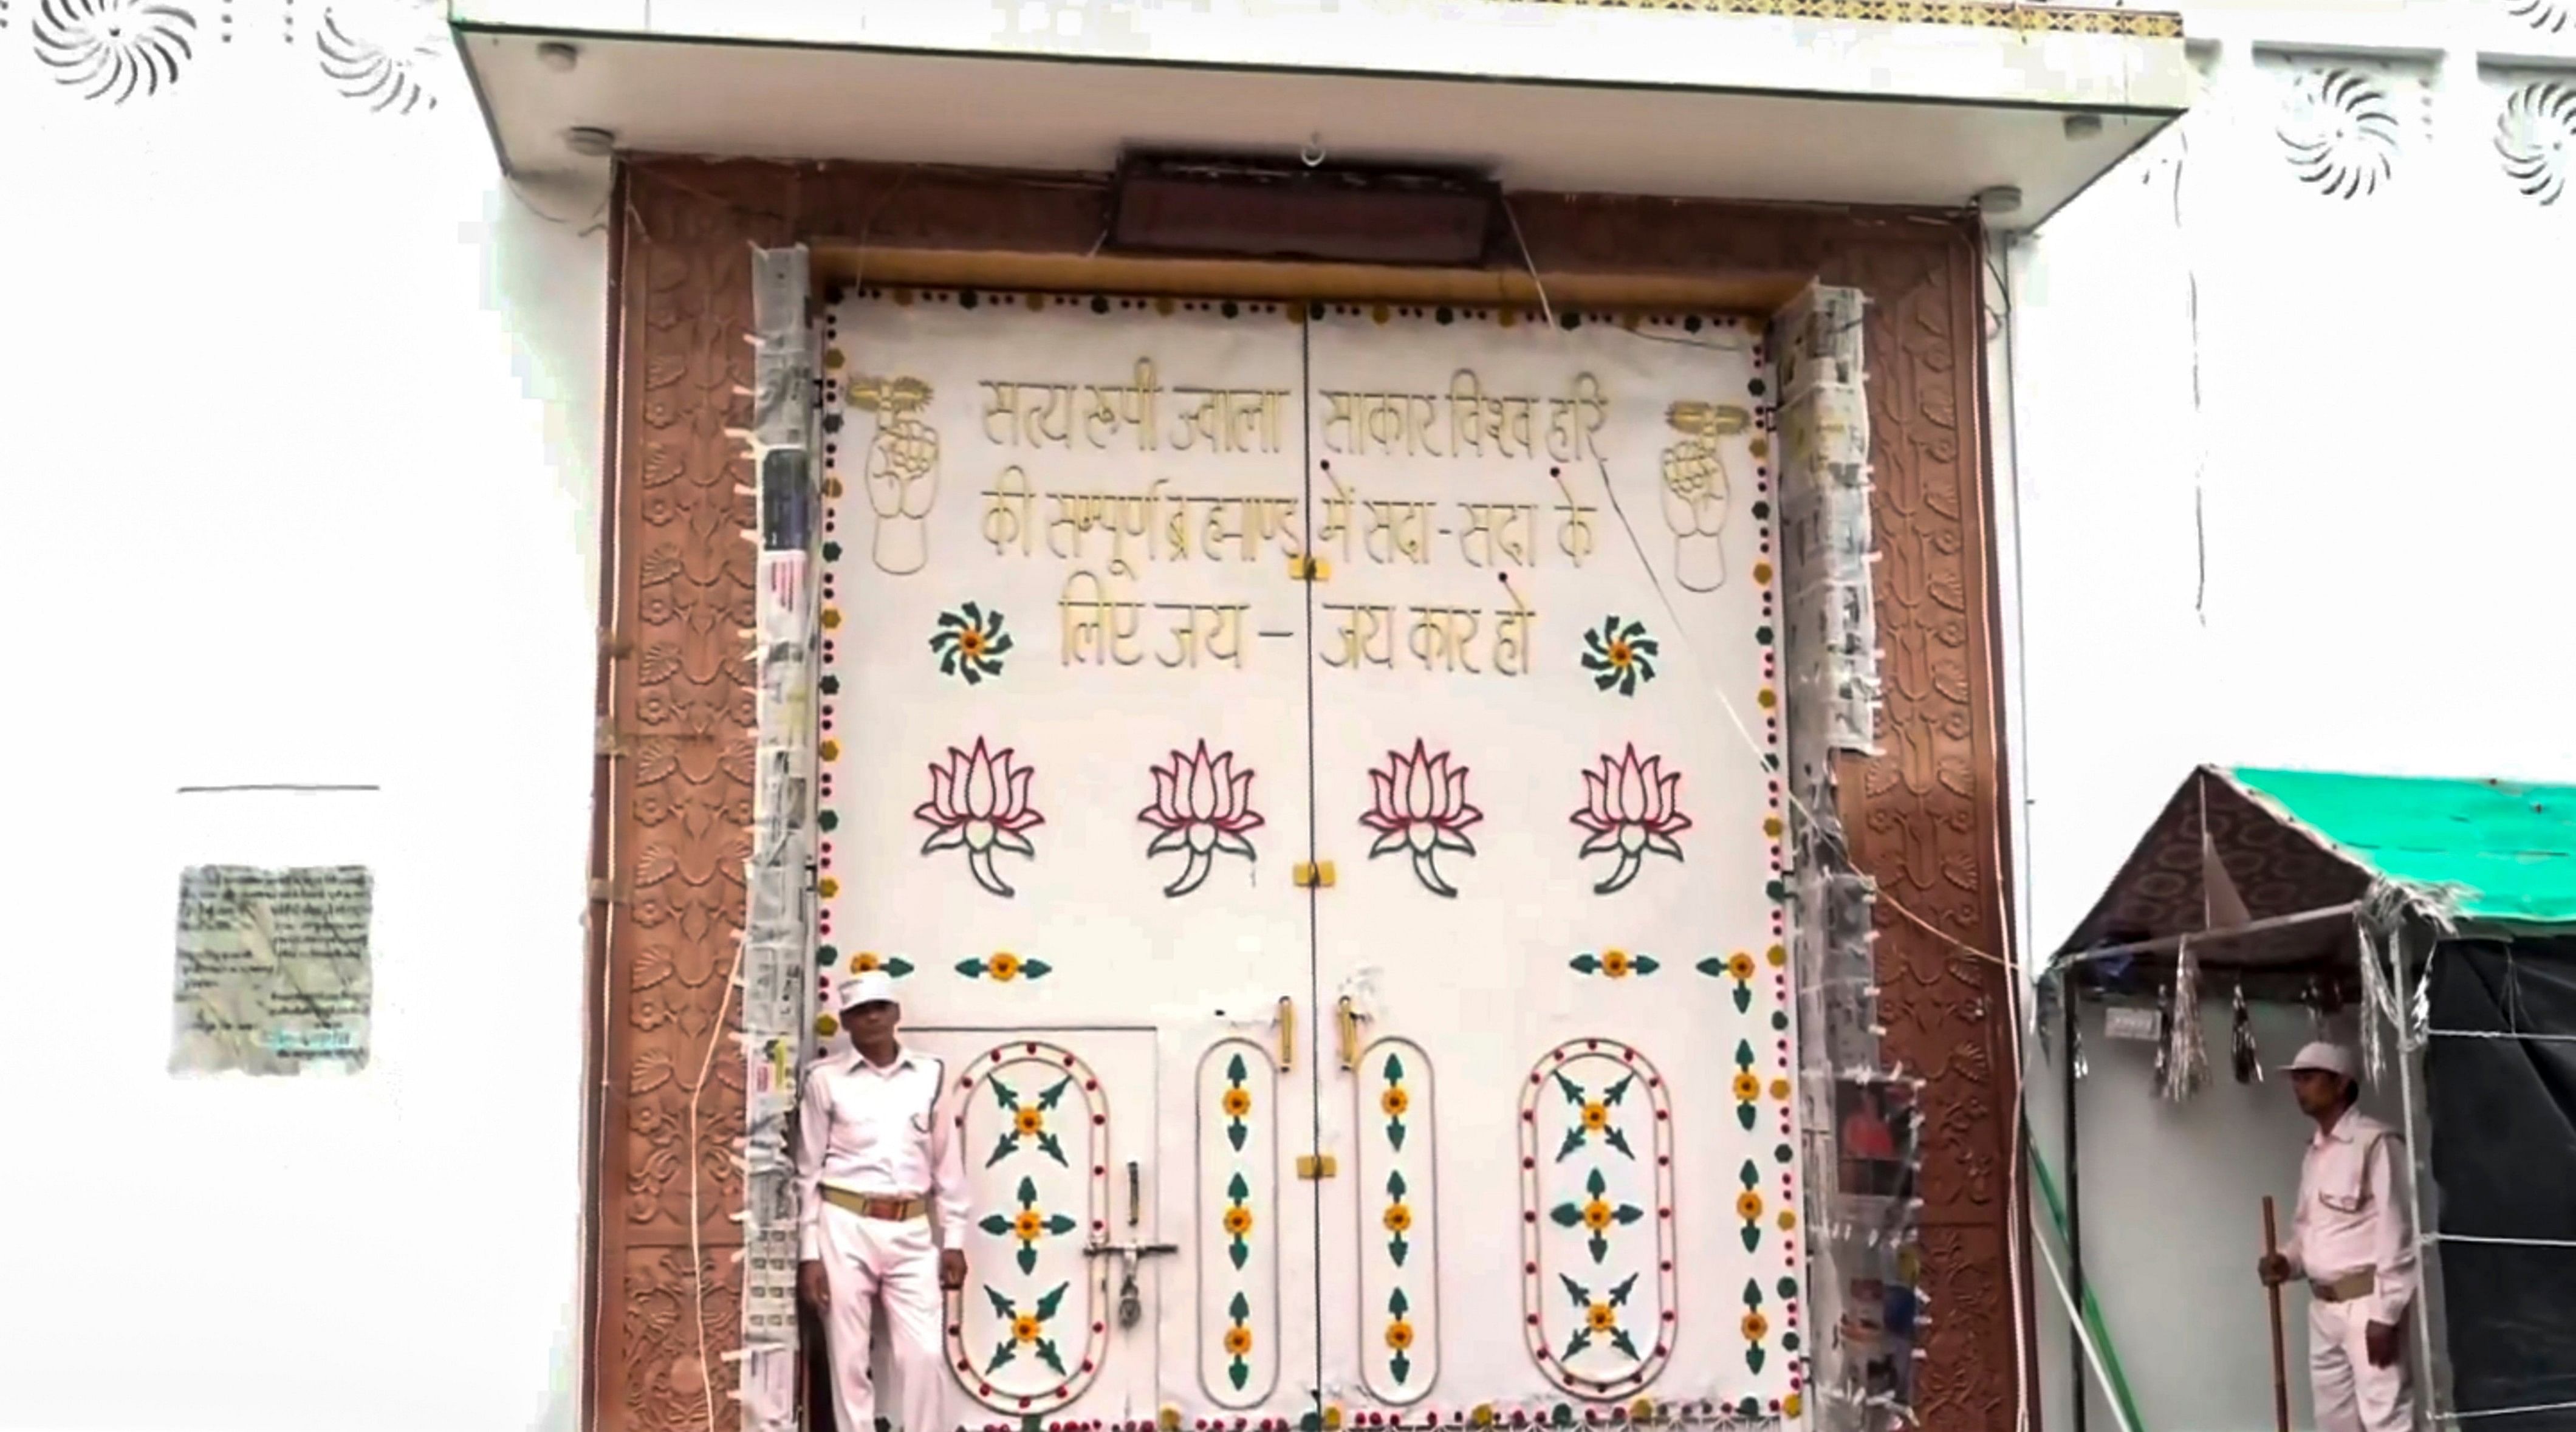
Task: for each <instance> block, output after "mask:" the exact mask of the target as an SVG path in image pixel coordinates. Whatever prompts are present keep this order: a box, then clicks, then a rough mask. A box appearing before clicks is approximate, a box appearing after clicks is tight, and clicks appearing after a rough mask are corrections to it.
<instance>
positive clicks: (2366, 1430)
mask: <svg viewBox="0 0 2576 1432" xmlns="http://www.w3.org/2000/svg"><path fill="white" fill-rule="evenodd" d="M2371 1301H2372V1300H2371V1299H2369V1298H2366V1297H2364V1298H2355V1299H2353V1300H2352V1301H2350V1302H2345V1303H2329V1302H2327V1301H2325V1300H2324V1299H2323V1298H2312V1299H2310V1300H2309V1302H2308V1390H2309V1393H2310V1395H2311V1396H2312V1397H2313V1398H2314V1399H2315V1402H2316V1412H2317V1432H2408V1429H2410V1428H2412V1427H2413V1426H2414V1424H2415V1396H2414V1388H2413V1387H2412V1386H2411V1385H2410V1379H2409V1378H2408V1376H2407V1360H2406V1351H2407V1349H2406V1345H2405V1341H2404V1340H2403V1339H2402V1338H2401V1339H2400V1340H2399V1342H2398V1348H2397V1361H2396V1362H2395V1363H2394V1364H2392V1365H2390V1366H2388V1367H2372V1366H2371V1365H2370V1348H2369V1345H2368V1343H2367V1342H2366V1341H2365V1338H2364V1330H2365V1329H2367V1328H2368V1327H2369V1326H2370V1308H2371Z"/></svg>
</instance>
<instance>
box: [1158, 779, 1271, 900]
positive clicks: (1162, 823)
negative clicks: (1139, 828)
mask: <svg viewBox="0 0 2576 1432" xmlns="http://www.w3.org/2000/svg"><path fill="white" fill-rule="evenodd" d="M1153 776H1154V802H1153V804H1151V805H1149V806H1147V807H1145V808H1144V809H1143V810H1141V811H1138V812H1137V813H1136V819H1138V820H1140V821H1142V822H1144V823H1145V824H1147V825H1150V826H1152V827H1154V829H1155V831H1156V832H1157V833H1156V835H1155V836H1154V839H1153V840H1152V841H1151V842H1150V843H1148V844H1147V845H1146V847H1145V853H1146V854H1147V855H1149V856H1154V855H1170V854H1173V853H1175V852H1178V853H1180V854H1181V855H1183V856H1184V857H1185V858H1186V862H1187V863H1185V864H1184V865H1183V866H1182V867H1181V873H1180V874H1179V875H1177V876H1175V877H1173V880H1172V883H1171V884H1169V885H1166V886H1164V887H1163V893H1164V894H1165V895H1169V896H1175V897H1177V896H1182V895H1187V894H1189V893H1190V892H1191V891H1193V890H1196V889H1198V888H1199V886H1201V885H1203V884H1205V883H1206V882H1207V878H1208V872H1209V871H1210V870H1212V869H1214V868H1215V867H1216V858H1217V856H1219V855H1239V856H1242V857H1243V858H1244V859H1246V860H1250V859H1252V858H1253V854H1252V842H1251V841H1250V840H1248V839H1246V838H1245V833H1246V832H1248V831H1251V830H1253V829H1255V828H1257V827H1259V826H1260V824H1261V813H1260V812H1259V811H1256V810H1254V809H1253V808H1252V771H1251V770H1250V769H1249V768H1246V769H1244V770H1240V771H1238V770H1236V769H1235V768H1234V753H1233V752H1232V751H1220V752H1218V753H1216V754H1215V755H1213V756H1211V755H1209V754H1208V746H1207V742H1205V741H1201V742H1199V743H1198V749H1197V750H1196V751H1194V752H1191V753H1189V754H1186V755H1185V754H1183V753H1181V752H1179V751H1174V752H1172V756H1171V759H1170V760H1168V761H1166V762H1164V763H1163V764H1161V765H1159V766H1155V767H1154V768H1153Z"/></svg>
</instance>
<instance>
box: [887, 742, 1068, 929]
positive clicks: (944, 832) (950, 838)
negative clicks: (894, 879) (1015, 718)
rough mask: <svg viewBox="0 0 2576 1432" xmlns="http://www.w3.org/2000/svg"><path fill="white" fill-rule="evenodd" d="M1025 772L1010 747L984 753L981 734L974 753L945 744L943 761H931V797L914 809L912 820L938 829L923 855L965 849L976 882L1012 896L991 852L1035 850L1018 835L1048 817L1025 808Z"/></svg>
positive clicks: (1030, 853) (924, 845) (924, 846)
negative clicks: (1012, 755) (945, 751)
mask: <svg viewBox="0 0 2576 1432" xmlns="http://www.w3.org/2000/svg"><path fill="white" fill-rule="evenodd" d="M1029 776H1030V771H1029V768H1028V767H1026V766H1023V765H1020V764H1018V763H1017V762H1015V761H1013V760H1012V759H1011V748H1010V747H1008V746H1005V747H1003V748H1002V749H1001V750H999V751H986V750H985V749H984V738H983V737H981V736H978V737H976V738H975V749H974V750H972V751H961V750H958V749H957V748H956V747H954V746H951V747H949V748H948V761H947V764H945V765H942V764H940V763H939V762H937V761H933V762H931V763H930V799H928V800H926V801H923V802H922V803H921V804H920V805H918V806H915V807H913V811H912V817H913V819H915V820H919V821H926V822H928V823H929V824H931V825H932V826H935V827H937V829H935V830H933V831H931V833H930V838H929V839H928V840H925V841H923V842H922V843H921V853H922V854H924V855H928V854H930V853H931V852H932V851H935V850H955V849H957V848H958V847H960V846H963V847H965V850H966V869H967V870H968V871H969V872H971V873H972V874H973V875H974V877H975V883H976V884H978V885H981V886H983V887H984V888H985V889H987V890H989V891H991V892H993V893H994V894H996V895H999V896H1002V897H1003V898H1004V899H1008V898H1010V895H1011V893H1012V892H1011V887H1010V885H1009V884H1008V883H1006V882H1005V881H1004V880H1003V879H1002V877H1001V874H1000V872H998V871H996V870H994V869H993V852H994V851H996V850H1007V851H1010V852H1011V853H1012V854H1014V855H1026V856H1030V857H1035V856H1036V855H1037V853H1038V852H1037V848H1036V847H1035V846H1032V845H1030V844H1029V838H1028V837H1027V836H1025V835H1022V834H1021V833H1020V832H1022V831H1024V830H1027V829H1028V828H1029V827H1031V826H1033V825H1039V824H1042V823H1044V822H1045V820H1046V817H1044V816H1042V815H1040V814H1038V813H1037V812H1036V811H1034V810H1031V809H1029Z"/></svg>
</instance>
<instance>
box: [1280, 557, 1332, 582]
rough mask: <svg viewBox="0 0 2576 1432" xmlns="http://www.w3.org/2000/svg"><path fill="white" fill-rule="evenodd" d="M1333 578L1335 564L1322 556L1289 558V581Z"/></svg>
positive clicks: (1317, 580) (1322, 580)
mask: <svg viewBox="0 0 2576 1432" xmlns="http://www.w3.org/2000/svg"><path fill="white" fill-rule="evenodd" d="M1332 579H1333V564H1332V563H1330V562H1328V561H1326V560H1324V559H1323V558H1321V557H1291V558H1289V559H1288V580H1289V581H1292V582H1329V581H1331V580H1332Z"/></svg>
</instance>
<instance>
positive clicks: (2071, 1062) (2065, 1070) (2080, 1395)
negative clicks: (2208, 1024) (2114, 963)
mask: <svg viewBox="0 0 2576 1432" xmlns="http://www.w3.org/2000/svg"><path fill="white" fill-rule="evenodd" d="M2061 978H2062V979H2063V980H2064V982H2065V984H2064V988H2062V989H2061V990H2060V991H2059V993H2060V995H2061V996H2062V998H2060V999H2059V1000H2058V1001H2057V1005H2058V1009H2059V1010H2060V1012H2061V1024H2062V1026H2063V1029H2062V1033H2063V1035H2064V1037H2063V1038H2061V1039H2059V1040H2058V1042H2057V1063H2058V1072H2059V1076H2060V1079H2059V1085H2060V1087H2061V1088H2062V1089H2064V1091H2065V1099H2066V1108H2065V1109H2064V1110H2063V1118H2064V1122H2065V1135H2064V1140H2063V1142H2064V1144H2065V1150H2066V1152H2065V1155H2064V1156H2065V1159H2066V1264H2067V1270H2066V1276H2067V1282H2068V1283H2069V1284H2071V1285H2072V1290H2071V1292H2070V1294H2069V1303H2068V1307H2069V1309H2070V1313H2069V1316H2071V1317H2073V1318H2074V1319H2076V1321H2077V1322H2078V1323H2081V1321H2082V1320H2083V1316H2084V1315H2083V1308H2084V1197H2083V1179H2084V1163H2083V1160H2082V1159H2080V1158H2078V1157H2077V1156H2076V1143H2075V1138H2076V1134H2075V1027H2076V1019H2075V1000H2076V992H2075V991H2076V983H2075V977H2074V975H2073V974H2072V973H2069V974H2066V975H2064V976H2061ZM2070 1332H2071V1336H2069V1338H2068V1339H2067V1341H2068V1343H2069V1344H2070V1346H2069V1347H2068V1349H2067V1354H2066V1356H2067V1366H2068V1368H2069V1369H2070V1376H2069V1379H2068V1382H2067V1391H2068V1395H2069V1397H2070V1398H2071V1399H2072V1401H2071V1403H2070V1405H2071V1406H2072V1408H2073V1409H2074V1419H2075V1432H2084V1418H2085V1410H2086V1409H2085V1403H2086V1402H2087V1401H2088V1400H2089V1399H2088V1398H2087V1397H2086V1396H2085V1392H2084V1390H2085V1387H2086V1386H2087V1384H2088V1383H2089V1381H2090V1379H2088V1378H2087V1377H2086V1376H2085V1369H2084V1330H2083V1328H2082V1327H2080V1326H2078V1327H2076V1328H2073V1329H2071V1330H2070Z"/></svg>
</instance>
